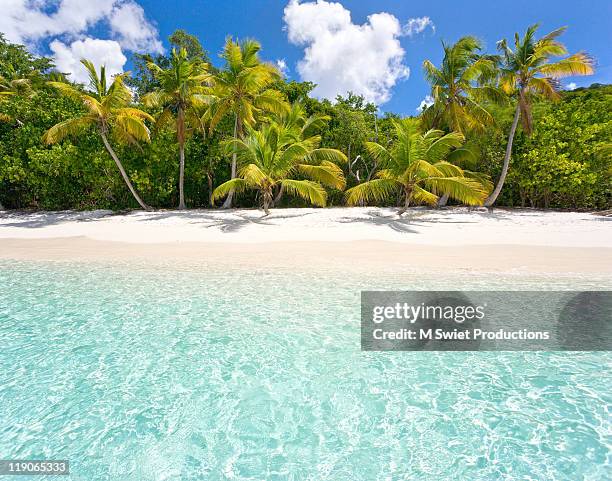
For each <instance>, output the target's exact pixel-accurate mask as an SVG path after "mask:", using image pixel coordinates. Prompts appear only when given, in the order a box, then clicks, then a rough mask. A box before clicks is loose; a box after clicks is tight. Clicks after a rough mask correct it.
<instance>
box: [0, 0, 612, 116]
mask: <svg viewBox="0 0 612 481" xmlns="http://www.w3.org/2000/svg"><path fill="white" fill-rule="evenodd" d="M14 3H16V4H19V3H20V2H19V1H16V2H14ZM42 3H46V4H47V5H46V7H45V8H41V9H40V11H39V12H32V11H31V10H32V9H33V7H31V4H29V2H28V1H27V0H21V4H22V5H20V6H17V7H12V8H13V11H12V12H11V11H9V12H8V15H6V17H5V18H4V19H0V31H5V32H7V31H8V32H9V34H8V36H9V38H10V39H12V40H15V41H17V40H21V41H23V42H24V43H26V44H27V45H28V46H29V47H31V49H32V50H34V51H38V52H39V53H46V54H49V53H50V54H52V55H54V56H56V58H57V60H58V63H59V64H61V65H62V66H63V67H64V69H65V70H70V69H71V68H75V69H76V67H74V65H75V59H76V63H77V64H78V59H77V58H76V57H78V56H79V55H82V54H84V53H91V52H93V53H92V55H93V56H94V57H95V56H96V55H97V56H99V58H100V59H101V60H100V61H101V62H107V63H109V62H110V63H113V62H115V63H116V65H115V67H116V70H117V71H120V70H122V69H123V70H126V69H129V67H130V61H129V58H130V56H131V53H133V52H134V51H142V50H144V49H146V48H147V46H150V47H151V49H153V50H156V49H157V50H160V49H161V48H166V49H167V47H168V45H167V37H168V35H169V34H170V33H172V31H174V30H175V29H176V28H184V29H185V30H187V31H189V32H190V33H193V34H195V35H197V36H198V37H199V38H200V40H201V42H202V44H203V46H204V47H205V48H206V49H207V50H208V51H209V53H210V55H211V58H212V60H213V61H214V62H215V63H217V64H219V65H220V64H221V61H220V59H219V57H218V53H219V51H220V49H221V48H222V45H223V42H224V39H225V37H226V36H227V35H230V34H231V35H233V36H234V37H239V38H243V37H252V38H256V39H257V40H259V41H260V42H261V43H262V45H263V57H264V58H265V59H267V60H270V61H275V62H276V61H278V60H280V59H283V60H284V62H285V63H286V65H287V75H288V77H289V78H291V79H296V80H300V79H302V78H304V77H308V78H310V79H313V80H319V82H318V83H320V85H321V87H320V88H319V91H318V94H319V95H323V96H332V95H333V93H335V92H341V91H343V89H346V88H353V89H357V90H359V89H362V91H363V92H362V93H365V95H366V96H369V97H370V98H372V99H375V100H378V101H382V102H384V103H383V104H382V106H381V110H382V111H395V112H399V113H402V114H414V113H415V109H416V108H417V106H418V105H419V103H420V102H421V101H422V100H423V99H424V98H425V96H426V95H427V94H428V93H429V91H428V86H427V84H426V83H425V81H424V79H423V76H422V71H421V64H422V62H423V60H424V59H430V60H432V61H433V62H434V63H438V62H439V61H440V59H441V53H442V51H441V46H440V42H441V40H445V41H447V42H452V41H454V40H456V39H457V38H459V37H460V36H462V35H466V34H472V35H476V36H477V37H479V38H481V39H482V40H483V41H484V42H485V44H486V46H487V48H488V50H490V51H492V50H494V49H495V42H496V41H497V40H499V39H501V38H502V37H507V38H510V37H512V36H513V34H514V32H515V31H520V32H523V31H524V30H525V28H526V27H527V26H528V25H529V24H531V23H535V22H540V24H541V33H547V32H548V31H550V30H553V29H555V28H557V27H560V26H562V25H567V26H568V30H567V32H566V33H565V34H564V35H563V37H562V41H563V42H564V43H565V44H566V45H567V46H568V48H569V50H570V52H575V51H577V50H586V51H587V52H589V53H590V54H591V55H592V56H594V57H595V59H596V61H597V72H596V74H595V75H593V76H591V77H583V78H570V79H567V80H566V81H565V82H564V84H565V85H569V84H571V83H575V84H577V85H578V86H583V85H590V84H591V83H593V82H601V83H609V82H611V81H612V54H611V53H610V45H612V42H611V40H612V33H611V32H612V20H611V18H612V2H610V1H609V0H593V1H588V0H586V1H581V2H575V1H574V2H569V1H533V0H532V1H526V0H515V1H513V2H493V1H491V0H488V1H484V0H467V1H466V0H463V1H461V2H448V1H437V2H433V1H416V0H415V1H392V0H376V1H375V0H344V1H341V2H339V3H341V5H334V4H333V2H329V3H328V2H320V3H319V5H315V4H314V2H308V1H304V0H302V1H301V2H300V6H296V5H294V6H293V8H291V9H290V13H291V15H290V16H286V15H285V14H286V12H287V11H286V8H287V5H288V3H289V2H288V0H250V1H239V0H224V1H212V0H172V1H168V0H164V1H161V0H97V2H91V5H89V3H90V2H85V3H83V2H81V3H79V1H78V0H48V1H47V2H44V1H43V2H42ZM85 4H88V6H87V7H84V5H85ZM304 4H306V5H308V4H311V5H310V6H311V7H312V8H310V9H306V8H305V7H304ZM298 7H301V8H298ZM87 9H89V10H90V11H83V10H87ZM60 10H61V11H60ZM382 12H385V13H386V14H387V15H375V18H372V17H370V19H368V17H369V16H371V15H373V14H381V13H382ZM33 13H37V15H38V16H37V17H32V18H33V19H32V18H30V15H32V14H33ZM44 15H47V16H49V15H50V16H51V17H47V20H45V18H44ZM349 15H350V20H348V16H349ZM75 18H76V19H75ZM410 19H417V20H418V21H417V20H413V26H415V27H416V26H418V25H421V28H422V31H419V30H420V29H419V28H413V29H407V26H406V25H407V24H408V23H409V22H410ZM425 19H428V20H427V21H426V20H425ZM38 21H39V22H40V28H38V29H37V28H36V25H38V24H37V23H36V22H38ZM45 21H46V23H45ZM19 22H22V24H23V26H20V25H21V24H19ZM79 22H80V23H79ZM415 22H416V23H415ZM419 22H420V23H419ZM50 25H52V27H51V26H50ZM322 25H323V27H322ZM62 29H64V30H62ZM409 30H411V31H409ZM32 32H34V33H32ZM410 33H411V34H410ZM159 41H161V44H160V43H159ZM375 42H376V45H374V43H375ZM162 45H163V46H162ZM305 49H311V55H312V58H310V60H308V59H307V61H306V62H305V63H303V64H302V66H301V67H298V65H299V63H300V61H302V60H303V59H304V56H305ZM122 56H123V57H122ZM124 58H125V60H124ZM104 59H105V60H104ZM408 69H409V70H410V73H409V75H407V70H408ZM75 75H78V74H77V73H75Z"/></svg>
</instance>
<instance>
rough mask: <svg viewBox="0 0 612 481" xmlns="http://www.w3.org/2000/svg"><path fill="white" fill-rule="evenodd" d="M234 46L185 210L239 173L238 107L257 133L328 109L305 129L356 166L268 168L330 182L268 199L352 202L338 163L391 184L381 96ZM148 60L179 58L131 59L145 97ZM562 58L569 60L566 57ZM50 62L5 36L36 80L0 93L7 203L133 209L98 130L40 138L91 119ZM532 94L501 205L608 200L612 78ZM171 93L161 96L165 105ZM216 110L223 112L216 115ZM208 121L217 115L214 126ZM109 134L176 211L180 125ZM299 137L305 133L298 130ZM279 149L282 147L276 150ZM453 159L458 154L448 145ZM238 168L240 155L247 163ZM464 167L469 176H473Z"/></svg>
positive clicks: (504, 126)
mask: <svg viewBox="0 0 612 481" xmlns="http://www.w3.org/2000/svg"><path fill="white" fill-rule="evenodd" d="M171 39H172V42H173V45H175V46H177V47H179V48H180V47H184V48H185V49H186V51H187V55H188V57H189V58H190V59H197V61H198V62H206V61H207V59H208V57H207V54H206V52H205V51H204V49H203V48H202V47H201V45H200V44H199V42H197V39H196V38H195V37H192V36H190V35H189V34H187V33H185V32H182V31H177V32H175V33H174V34H173V36H172V37H171ZM226 49H227V50H226V52H225V55H226V57H227V66H226V68H225V69H224V70H222V71H217V70H215V69H212V68H211V70H210V73H211V74H212V75H213V77H216V78H218V79H221V82H220V83H219V84H218V85H217V88H216V92H214V94H216V95H217V99H216V104H215V102H213V104H215V105H213V107H214V109H212V110H211V111H209V112H208V113H207V112H206V108H207V102H201V104H202V105H199V106H197V107H198V109H194V110H193V113H194V114H195V113H197V115H198V116H200V115H201V117H200V120H201V121H202V123H203V124H204V127H203V128H202V126H199V127H197V126H196V125H195V123H197V122H195V121H197V116H194V117H193V119H190V120H194V123H192V124H191V126H190V131H189V133H190V135H186V136H185V188H184V190H185V200H186V202H187V203H188V204H189V205H190V206H192V207H208V206H209V205H210V197H211V195H212V192H213V191H214V189H215V188H217V187H218V186H220V185H222V184H223V183H225V182H227V181H228V180H230V178H231V157H232V156H231V153H228V151H227V142H228V141H229V140H231V139H232V138H233V137H234V126H235V123H234V120H235V114H236V113H239V114H240V117H241V125H240V127H241V128H244V130H245V131H248V132H258V131H259V132H261V131H263V130H264V126H266V125H270V123H271V122H274V121H275V122H277V123H279V124H282V125H285V126H288V125H294V126H298V127H299V128H298V129H297V130H302V128H303V126H304V125H305V123H306V122H307V119H308V118H311V117H313V118H320V119H325V121H324V126H323V127H322V128H321V125H317V129H316V130H312V131H309V132H308V133H307V134H304V138H308V137H312V136H315V135H320V145H321V147H323V148H327V149H337V150H339V151H340V152H342V153H343V154H344V155H345V156H347V157H350V160H351V162H350V163H349V162H340V163H337V168H336V169H331V170H330V171H329V172H326V171H325V170H324V169H323V170H322V169H319V170H316V169H312V168H309V167H304V168H300V169H294V170H291V172H290V173H285V172H284V171H283V172H280V174H279V171H274V172H272V171H270V172H269V173H270V174H273V175H269V177H270V178H271V179H274V181H275V182H276V181H279V180H281V179H284V180H296V181H305V180H307V179H315V180H318V181H321V182H322V183H319V182H317V183H318V184H319V185H324V187H325V191H324V192H323V191H320V190H319V188H317V187H316V186H313V185H311V184H308V183H301V184H295V183H292V182H285V190H284V195H279V194H280V192H279V186H280V185H281V184H280V183H278V182H277V183H276V184H275V186H274V188H273V189H272V191H271V192H272V194H273V197H274V198H273V199H272V201H271V202H270V205H272V204H274V205H296V206H297V205H305V203H308V202H314V203H321V202H320V201H321V200H322V198H323V197H322V196H326V197H327V204H328V205H329V204H333V205H340V204H341V203H342V202H344V192H342V191H340V190H338V189H336V188H331V187H329V185H325V184H326V183H327V184H329V183H330V182H329V181H330V180H331V179H332V178H333V176H338V175H339V169H342V170H343V171H344V172H343V173H344V177H345V178H346V183H347V188H348V189H350V188H352V187H355V186H361V185H364V183H366V182H368V181H383V182H382V183H383V184H384V183H385V182H384V181H387V180H388V179H386V178H384V175H383V176H382V177H380V176H377V173H379V172H380V171H381V170H382V166H381V163H380V159H377V158H376V155H373V151H372V148H371V147H370V148H368V145H370V143H376V144H379V145H380V146H381V147H383V148H384V149H387V150H389V151H392V150H393V149H394V147H395V146H397V145H398V142H399V140H398V134H397V132H396V129H395V127H394V122H396V121H398V120H400V118H399V116H397V115H395V114H392V113H386V114H384V115H378V111H377V107H376V106H375V105H373V104H369V103H367V102H366V101H365V100H364V99H363V97H360V96H357V95H353V94H349V95H347V96H346V97H339V98H337V99H336V100H335V101H334V102H330V101H328V100H319V99H316V98H313V97H311V92H312V90H313V88H314V84H312V83H309V82H295V81H290V82H287V81H285V80H283V79H281V78H280V77H279V76H278V75H277V73H276V72H275V71H274V69H273V68H272V67H271V66H270V65H269V64H266V63H264V62H262V61H260V60H258V59H257V53H258V49H259V47H258V45H256V44H253V43H248V42H247V43H243V44H239V43H236V42H233V43H232V44H228V46H227V47H226ZM240 49H242V50H241V51H240V55H241V56H242V66H240V65H238V63H240V62H239V60H240V59H238V57H237V56H231V55H230V54H232V53H236V54H237V53H238V51H239V50H240ZM150 61H154V62H155V63H156V64H157V65H159V66H160V67H161V68H162V69H167V68H168V67H170V65H171V59H170V57H169V56H166V55H161V56H157V57H156V58H152V57H150V56H142V57H140V58H139V59H136V69H135V74H134V75H133V76H132V77H126V78H125V83H126V84H127V85H129V86H131V87H133V88H134V89H135V90H136V91H137V92H138V93H139V94H140V95H142V94H145V93H148V92H151V91H154V90H156V89H159V88H160V87H161V82H160V79H159V78H154V77H153V76H152V75H151V72H150V70H149V69H148V67H147V62H150ZM251 61H252V62H251ZM249 62H251V63H249ZM232 65H234V67H236V69H235V70H234V74H232V73H229V70H230V69H231V66H232ZM249 65H252V66H255V69H254V70H248V69H250V68H251V67H249ZM562 67H563V68H570V69H571V68H573V67H572V65H569V66H567V65H564V66H562ZM244 68H246V69H247V70H246V71H245V70H244ZM52 71H53V65H52V63H51V61H50V60H49V59H45V58H35V57H34V56H32V55H30V54H29V53H28V52H27V50H26V49H25V48H24V47H22V46H19V45H12V44H10V43H8V42H6V41H5V40H4V39H3V38H0V75H2V76H3V78H5V79H9V80H10V79H14V80H19V79H28V80H29V81H30V82H31V87H32V88H31V91H28V90H27V89H24V90H20V89H19V88H16V89H15V93H14V94H10V95H6V96H3V100H2V101H1V102H0V119H4V120H0V204H2V205H3V206H5V207H7V208H35V209H49V210H53V209H95V208H108V209H125V208H137V207H138V204H137V202H136V201H135V200H134V198H133V197H132V196H131V195H130V192H129V191H128V189H126V186H125V184H124V183H123V181H122V179H121V176H119V174H118V172H117V167H116V165H115V163H114V162H113V160H112V159H111V158H110V156H109V155H108V153H107V152H106V151H105V149H104V145H103V143H102V141H101V139H100V138H99V136H98V135H96V132H95V130H93V129H92V130H91V131H88V132H84V133H81V134H80V135H78V136H72V137H71V138H69V139H66V140H64V141H63V142H62V143H58V144H56V145H53V146H45V145H44V144H43V143H42V142H41V137H42V136H43V134H44V133H45V132H46V131H47V130H48V129H49V128H50V127H52V126H54V125H56V124H58V123H60V122H63V121H66V120H68V119H73V118H79V117H83V116H86V115H88V111H87V109H86V108H85V106H84V105H83V103H82V102H81V101H79V99H78V98H77V97H78V96H66V95H60V94H59V93H58V92H57V91H56V89H54V88H51V87H50V86H48V85H47V84H46V83H45V80H50V79H51V75H52ZM240 71H242V72H243V73H242V74H241V73H240ZM240 76H242V77H240ZM246 77H250V78H251V79H253V78H254V79H255V80H256V81H257V82H255V83H256V84H257V85H255V88H254V89H252V90H251V91H249V92H248V95H246V96H244V95H241V92H240V89H237V90H236V89H235V88H234V87H236V86H240V82H241V78H246ZM30 79H32V80H30ZM54 80H56V79H55V78H54ZM67 85H68V84H67ZM14 86H16V87H20V86H19V85H16V84H14ZM11 88H12V87H11ZM75 89H76V91H78V92H83V90H82V87H79V86H75ZM202 100H204V98H203V99H202ZM283 100H284V102H281V101H283ZM531 100H532V106H531V107H532V108H531V111H530V112H531V113H532V115H533V132H532V134H531V136H527V135H525V132H524V130H522V129H519V131H518V132H517V135H516V139H515V144H514V150H513V154H512V158H511V168H510V170H509V174H508V177H507V180H506V184H505V185H504V189H503V190H502V192H501V195H500V197H499V199H498V203H497V204H498V205H507V206H521V205H524V206H533V207H553V208H579V209H609V208H610V207H611V204H612V186H611V181H610V179H611V178H612V176H611V173H612V154H611V148H610V145H612V140H611V139H612V114H611V112H612V86H605V85H594V86H592V87H591V88H588V89H578V90H576V91H573V92H562V93H561V96H560V101H558V102H551V101H549V100H546V99H536V98H535V97H534V98H533V99H531ZM170 103H171V102H169V103H166V102H163V104H164V105H166V106H167V105H169V104H170ZM292 104H295V105H294V106H293V108H292V110H291V111H290V112H289V113H287V112H288V111H287V108H286V106H287V105H292ZM132 107H136V108H140V109H142V110H144V111H145V112H147V113H148V114H151V115H153V116H155V117H157V116H158V114H159V113H160V111H161V109H160V108H150V109H148V108H147V107H144V106H143V105H141V104H138V103H137V104H132V105H130V106H129V108H132ZM200 107H201V110H199V108H200ZM486 107H487V110H488V111H489V112H490V114H491V116H492V117H493V118H494V119H495V126H494V127H489V128H487V129H485V130H484V131H482V132H477V131H474V132H472V131H470V132H468V133H467V141H468V144H469V145H470V146H471V147H473V148H474V151H476V152H478V153H479V155H478V157H477V160H476V161H475V162H473V164H475V165H471V164H470V165H469V166H468V165H466V164H464V163H458V164H457V165H460V166H461V167H462V168H468V167H469V169H470V170H474V171H477V172H478V174H476V175H477V177H475V178H477V179H482V178H486V177H487V176H490V178H492V179H498V178H499V174H500V171H501V167H502V163H503V159H504V151H505V147H506V141H507V132H508V130H509V127H510V124H511V122H512V117H513V113H514V112H513V109H512V107H511V106H503V105H495V104H492V103H487V104H486ZM172 109H173V107H170V110H172ZM296 109H298V110H299V111H300V112H297V110H296ZM196 111H197V112H196ZM130 112H131V111H130ZM173 113H174V112H173ZM211 114H217V115H216V116H215V117H214V119H213V117H212V116H211ZM207 116H208V117H207ZM291 116H293V117H291ZM292 118H293V120H291V119H292ZM296 119H297V120H296ZM211 120H213V124H214V129H212V130H211V129H210V121H211ZM249 124H250V127H248V128H247V126H249ZM149 125H150V123H149ZM238 134H239V135H237V137H238V138H240V137H241V135H240V133H239V132H238ZM249 135H250V133H249ZM300 135H302V134H300ZM110 140H111V142H112V144H113V148H114V149H115V151H116V154H117V156H118V157H119V159H121V162H122V164H123V166H124V168H125V171H126V172H127V175H128V176H129V178H130V179H131V181H132V182H133V185H134V187H135V189H136V190H137V191H138V192H139V193H140V194H141V195H142V198H143V200H144V201H145V202H146V203H147V204H149V205H152V206H154V207H157V208H172V207H174V206H175V205H176V204H177V203H178V200H179V195H178V178H179V163H178V162H177V159H178V157H179V148H178V144H177V132H176V126H175V123H173V122H170V123H168V124H166V125H165V126H161V125H160V126H159V128H158V129H154V130H153V133H152V135H151V142H150V143H146V142H134V141H130V139H123V140H124V141H125V140H127V142H124V141H121V142H118V141H117V140H122V139H115V138H111V139H110ZM131 140H135V139H131ZM145 140H146V139H145ZM294 140H295V141H296V142H299V139H294ZM317 145H319V144H317ZM284 150H286V147H284V148H282V149H280V151H284ZM268 153H269V152H268ZM277 153H278V151H277ZM277 157H278V156H277ZM449 160H452V155H451V157H449ZM432 162H433V161H432ZM453 162H454V161H453ZM433 163H435V162H433ZM240 164H241V165H243V164H244V161H240ZM262 165H263V164H262ZM279 165H280V164H279ZM303 165H305V163H303ZM334 165H336V164H334ZM443 168H446V167H444V166H443ZM449 169H452V167H449ZM277 170H278V169H277ZM280 170H283V169H280ZM464 172H465V171H464ZM465 175H466V177H468V176H470V175H471V174H469V173H468V172H465ZM478 176H479V177H478ZM338 178H339V177H338ZM325 181H328V182H325ZM379 184H381V182H379ZM387 184H390V183H389V182H387V183H386V184H385V185H387ZM385 185H379V186H378V187H379V188H378V189H375V191H372V192H374V193H376V194H377V195H378V194H380V195H379V196H378V197H376V196H375V195H373V197H371V198H369V199H368V200H370V201H372V202H374V203H378V204H389V203H391V204H396V203H398V202H399V199H398V196H397V195H388V194H389V192H387V191H386V190H385ZM423 186H424V187H426V188H427V187H428V188H431V189H432V190H433V191H435V195H436V197H437V196H438V195H439V194H440V193H441V192H442V190H443V189H442V187H443V186H442V185H440V186H439V188H434V186H433V185H428V186H425V185H424V183H423ZM387 187H388V185H387ZM447 187H449V188H451V187H453V186H447ZM453 188H454V187H453ZM394 189H395V187H394ZM425 190H427V189H425ZM455 191H457V189H455ZM254 192H260V193H259V194H256V193H254ZM430 192H431V191H430ZM456 193H459V192H458V191H457V192H456ZM292 194H294V195H292ZM257 195H259V197H257ZM419 195H420V197H419V196H418V195H417V196H413V198H412V200H411V203H417V202H418V203H428V202H431V201H433V198H432V197H431V196H428V195H426V193H424V192H420V193H419ZM268 196H270V194H268ZM304 199H306V200H304ZM268 200H270V199H268ZM261 201H262V198H261V190H256V191H251V192H250V193H247V192H245V193H243V194H241V196H240V198H239V205H241V206H254V205H259V204H260V203H261Z"/></svg>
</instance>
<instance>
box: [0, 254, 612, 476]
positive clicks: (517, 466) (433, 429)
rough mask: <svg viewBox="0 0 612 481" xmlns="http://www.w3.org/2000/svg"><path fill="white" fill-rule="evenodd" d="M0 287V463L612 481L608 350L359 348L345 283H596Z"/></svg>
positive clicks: (294, 277)
mask: <svg viewBox="0 0 612 481" xmlns="http://www.w3.org/2000/svg"><path fill="white" fill-rule="evenodd" d="M0 285H2V286H4V287H3V289H2V290H1V291H0V454H1V457H3V458H5V459H10V458H21V459H24V458H41V459H42V458H55V459H69V460H70V462H71V472H72V474H71V479H73V480H83V481H85V480H87V481H92V480H107V479H108V480H113V481H114V480H117V481H119V480H121V481H136V480H138V481H141V480H179V479H180V480H200V479H202V480H204V479H206V480H224V479H235V480H247V479H249V480H263V479H266V480H268V479H269V480H281V479H282V480H285V479H286V480H313V481H314V480H347V481H348V480H351V481H353V480H381V481H382V480H396V479H398V480H399V479H415V480H419V481H440V480H454V481H463V480H465V481H476V480H483V481H484V480H486V481H492V480H502V479H503V480H517V481H518V480H538V481H539V480H551V481H565V480H567V481H570V480H571V481H577V480H593V481H595V480H603V479H609V478H610V476H611V474H612V471H611V468H610V445H611V441H610V432H611V424H610V414H609V407H610V403H611V397H612V396H611V393H610V385H612V383H611V379H610V374H609V372H610V371H609V370H610V367H611V364H612V362H611V361H612V356H610V354H609V353H431V352H428V353H364V352H361V351H360V348H359V345H360V344H359V341H360V337H359V293H360V290H361V289H396V290H397V289H448V288H457V287H458V286H460V288H462V289H483V288H489V289H516V290H519V289H540V288H550V289H564V288H565V289H569V288H581V289H588V288H591V289H593V288H595V289H597V288H599V289H601V288H611V287H612V283H611V282H610V278H601V279H594V278H584V279H577V278H572V277H565V278H559V277H554V278H547V277H545V276H540V277H529V278H527V277H525V276H524V275H519V274H515V275H506V276H500V275H499V274H495V275H493V274H492V275H481V276H475V275H470V276H468V275H467V273H463V274H456V275H453V276H451V275H445V276H441V275H440V274H435V275H423V274H422V273H416V272H415V273H411V274H409V273H402V274H401V275H399V274H397V273H395V274H393V273H378V274H375V273H372V274H371V275H370V276H363V275H359V276H357V275H355V276H351V275H350V273H348V272H347V273H343V274H342V275H333V274H331V273H318V274H317V273H315V272H309V273H290V270H287V271H286V272H268V271H266V270H265V269H261V270H259V271H256V272H245V271H241V270H236V271H230V272H220V271H214V270H203V269H199V268H196V269H180V268H176V267H172V266H165V267H164V268H163V269H162V268H160V267H153V266H142V265H135V264H134V265H128V264H126V265H114V266H111V265H106V266H105V265H94V264H67V263H24V262H21V263H9V262H3V263H0ZM24 479H25V478H24ZM33 479H44V478H43V477H36V478H33Z"/></svg>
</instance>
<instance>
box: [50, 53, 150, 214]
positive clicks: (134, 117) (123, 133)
mask: <svg viewBox="0 0 612 481" xmlns="http://www.w3.org/2000/svg"><path fill="white" fill-rule="evenodd" d="M81 63H82V64H83V65H84V66H85V68H86V69H87V72H88V73H89V90H85V91H82V90H79V89H78V88H76V87H75V86H74V85H71V84H68V83H65V82H55V81H54V82H49V85H50V86H52V87H54V88H56V89H57V90H58V91H59V92H60V93H61V94H63V95H65V96H66V97H70V98H72V99H74V100H75V101H77V102H79V103H81V104H82V105H83V107H84V108H85V113H84V114H83V115H81V116H80V117H75V118H73V119H69V120H65V121H63V122H60V123H58V124H56V125H54V126H53V127H51V128H50V129H49V130H47V132H45V134H44V135H43V142H45V143H46V144H54V143H57V142H60V141H61V140H62V139H64V138H66V137H68V136H77V135H79V134H81V133H83V132H85V131H86V130H88V129H91V128H94V129H95V130H96V132H97V133H98V135H100V137H101V139H102V142H103V143H104V147H105V148H106V150H107V151H108V153H109V155H110V156H111V157H112V159H113V160H114V161H115V164H116V165H117V168H118V169H119V172H121V176H122V177H123V180H124V181H125V183H126V185H127V187H128V189H129V190H130V192H131V193H132V195H133V196H134V199H136V202H138V204H139V205H140V206H141V207H142V208H143V209H145V210H150V207H149V206H147V204H145V203H144V202H143V200H142V199H141V198H140V196H139V195H138V193H137V192H136V189H134V186H133V185H132V182H131V181H130V178H129V177H128V175H127V173H126V171H125V169H124V168H123V165H122V164H121V161H120V160H119V157H117V154H116V153H115V151H114V150H113V148H112V146H111V144H110V141H109V138H108V136H109V134H110V133H111V132H112V133H113V135H114V137H115V138H116V139H117V140H119V141H123V142H129V143H136V142H149V141H150V132H149V129H148V128H147V126H146V125H145V120H149V121H153V118H152V117H151V116H150V115H149V114H147V113H146V112H143V111H142V110H139V109H136V108H133V107H130V102H131V100H132V94H131V92H130V90H129V89H128V88H127V87H126V86H125V84H124V79H125V77H126V75H127V74H121V75H117V76H115V77H114V78H113V81H112V83H111V84H110V85H108V82H107V78H106V69H105V67H104V66H102V67H100V75H99V76H98V73H97V72H96V68H95V67H94V65H93V63H91V62H90V61H89V60H81Z"/></svg>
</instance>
